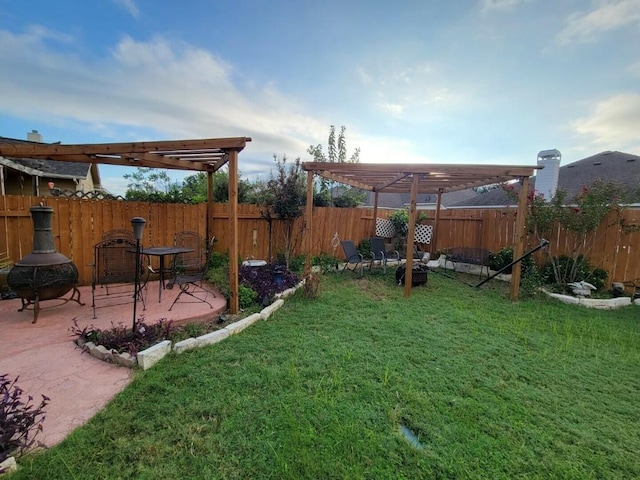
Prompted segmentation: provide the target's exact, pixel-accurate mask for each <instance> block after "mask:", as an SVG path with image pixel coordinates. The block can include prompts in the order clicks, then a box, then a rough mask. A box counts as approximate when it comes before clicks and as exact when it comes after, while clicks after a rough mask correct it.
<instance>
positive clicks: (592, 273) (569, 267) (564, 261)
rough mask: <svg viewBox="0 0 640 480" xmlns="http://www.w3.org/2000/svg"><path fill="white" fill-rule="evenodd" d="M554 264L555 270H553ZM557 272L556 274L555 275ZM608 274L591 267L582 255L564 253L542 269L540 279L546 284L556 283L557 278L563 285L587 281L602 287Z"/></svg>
mask: <svg viewBox="0 0 640 480" xmlns="http://www.w3.org/2000/svg"><path fill="white" fill-rule="evenodd" d="M554 265H555V266H556V268H557V272H556V271H554ZM556 274H557V275H556ZM608 276H609V274H608V273H607V271H606V270H604V269H602V268H595V269H592V268H591V265H589V261H588V260H587V259H586V258H585V257H584V255H578V256H577V257H576V258H575V259H574V258H572V257H568V256H566V255H561V256H559V257H554V259H553V261H552V262H549V263H547V264H546V265H545V266H544V268H543V269H542V280H543V282H544V283H546V284H556V283H557V280H558V279H559V280H560V281H561V283H562V284H563V285H564V284H566V283H568V282H581V281H585V282H589V283H591V284H592V285H593V286H594V287H596V289H598V290H601V289H602V288H604V286H605V283H606V281H607V277H608Z"/></svg>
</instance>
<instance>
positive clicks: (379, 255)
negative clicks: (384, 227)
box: [369, 237, 400, 273]
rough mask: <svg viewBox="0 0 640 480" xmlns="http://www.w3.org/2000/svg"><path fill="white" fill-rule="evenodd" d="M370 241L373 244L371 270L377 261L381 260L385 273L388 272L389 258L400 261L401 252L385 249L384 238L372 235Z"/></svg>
mask: <svg viewBox="0 0 640 480" xmlns="http://www.w3.org/2000/svg"><path fill="white" fill-rule="evenodd" d="M369 242H370V244H371V263H370V264H369V270H371V268H372V267H373V264H374V263H375V262H380V265H382V268H383V270H384V273H387V262H388V261H389V260H396V262H397V263H398V264H399V263H400V254H399V253H398V251H397V250H391V251H387V250H386V249H385V246H384V238H382V237H371V239H370V240H369Z"/></svg>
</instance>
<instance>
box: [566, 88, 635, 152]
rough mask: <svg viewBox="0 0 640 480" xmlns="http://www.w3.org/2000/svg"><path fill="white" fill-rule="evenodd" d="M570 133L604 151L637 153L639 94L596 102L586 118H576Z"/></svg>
mask: <svg viewBox="0 0 640 480" xmlns="http://www.w3.org/2000/svg"><path fill="white" fill-rule="evenodd" d="M573 128H574V131H575V132H576V133H577V134H578V135H581V136H586V137H588V138H590V139H591V142H592V144H594V145H596V146H598V147H605V148H606V149H608V150H632V151H635V152H638V150H640V138H638V132H639V131H640V94H636V93H627V94H620V95H615V96H613V97H610V98H607V99H605V100H602V101H600V102H598V103H597V104H596V105H595V106H594V108H593V110H592V112H591V114H590V115H588V116H587V117H584V118H580V119H578V120H577V121H576V122H575V123H574V125H573Z"/></svg>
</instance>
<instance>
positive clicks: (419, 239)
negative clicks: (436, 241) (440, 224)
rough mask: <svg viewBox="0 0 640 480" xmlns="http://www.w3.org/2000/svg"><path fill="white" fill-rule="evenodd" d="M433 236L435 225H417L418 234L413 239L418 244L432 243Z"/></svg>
mask: <svg viewBox="0 0 640 480" xmlns="http://www.w3.org/2000/svg"><path fill="white" fill-rule="evenodd" d="M432 235H433V225H416V233H415V235H414V237H413V238H414V241H415V242H416V243H431V236H432Z"/></svg>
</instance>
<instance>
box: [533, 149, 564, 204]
mask: <svg viewBox="0 0 640 480" xmlns="http://www.w3.org/2000/svg"><path fill="white" fill-rule="evenodd" d="M561 159H562V154H561V153H560V152H559V151H558V150H556V149H553V150H542V151H541V152H539V153H538V166H540V167H544V168H543V169H542V170H538V171H537V172H536V191H537V192H539V193H540V194H541V195H542V196H543V197H544V199H545V200H547V201H548V200H551V199H552V198H553V196H554V195H555V194H556V190H557V189H558V175H559V174H560V160H561Z"/></svg>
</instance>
